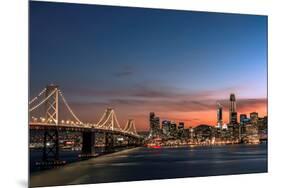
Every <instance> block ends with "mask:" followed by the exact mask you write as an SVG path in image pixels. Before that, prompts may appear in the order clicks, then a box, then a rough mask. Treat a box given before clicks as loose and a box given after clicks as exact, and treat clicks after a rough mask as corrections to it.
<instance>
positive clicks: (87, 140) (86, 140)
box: [80, 132, 96, 158]
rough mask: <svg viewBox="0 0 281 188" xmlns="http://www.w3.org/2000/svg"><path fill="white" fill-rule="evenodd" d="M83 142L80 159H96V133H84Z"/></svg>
mask: <svg viewBox="0 0 281 188" xmlns="http://www.w3.org/2000/svg"><path fill="white" fill-rule="evenodd" d="M82 137H83V142H82V154H81V155H80V157H83V158H84V157H85V158H88V157H94V156H95V143H96V134H95V132H83V133H82Z"/></svg>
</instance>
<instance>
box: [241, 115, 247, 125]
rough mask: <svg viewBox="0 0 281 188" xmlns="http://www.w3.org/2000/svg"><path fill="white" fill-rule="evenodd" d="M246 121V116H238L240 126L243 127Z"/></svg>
mask: <svg viewBox="0 0 281 188" xmlns="http://www.w3.org/2000/svg"><path fill="white" fill-rule="evenodd" d="M246 119H247V115H246V114H240V124H241V125H243V124H244V123H245V121H246Z"/></svg>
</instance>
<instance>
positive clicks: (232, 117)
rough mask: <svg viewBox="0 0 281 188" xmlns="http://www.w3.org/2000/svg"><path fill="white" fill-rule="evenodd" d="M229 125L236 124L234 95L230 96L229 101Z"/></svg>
mask: <svg viewBox="0 0 281 188" xmlns="http://www.w3.org/2000/svg"><path fill="white" fill-rule="evenodd" d="M229 102H230V103H229V123H236V122H237V112H236V99H235V95H234V93H231V94H230V101H229Z"/></svg>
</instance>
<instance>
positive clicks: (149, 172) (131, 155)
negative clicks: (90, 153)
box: [30, 144, 267, 186]
mask: <svg viewBox="0 0 281 188" xmlns="http://www.w3.org/2000/svg"><path fill="white" fill-rule="evenodd" d="M70 155H73V154H70ZM73 156H75V155H73ZM31 157H32V155H31ZM261 172H267V145H266V144H260V145H228V146H215V147H194V148H161V149H149V148H135V149H130V150H126V151H121V152H118V153H114V154H109V155H105V156H101V157H98V158H94V159H90V160H86V161H80V162H75V163H72V164H68V165H65V166H64V167H62V168H59V169H52V170H47V171H44V172H33V173H32V174H31V179H30V180H31V181H30V183H31V186H48V185H65V184H80V183H104V182H116V181H135V180H151V179H166V178H183V177H195V176H214V175H226V174H241V173H261Z"/></svg>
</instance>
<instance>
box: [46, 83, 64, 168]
mask: <svg viewBox="0 0 281 188" xmlns="http://www.w3.org/2000/svg"><path fill="white" fill-rule="evenodd" d="M58 95H59V89H58V86H57V85H47V87H46V95H45V100H46V103H45V119H46V122H47V123H50V124H55V125H58V123H59V116H58V115H59V113H58V112H59V108H58V105H59V96H58ZM42 160H43V161H42V164H41V165H44V166H46V165H54V164H57V165H59V164H62V163H64V162H63V161H59V132H58V128H57V127H56V126H54V128H52V129H45V130H44V146H43V157H42Z"/></svg>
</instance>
